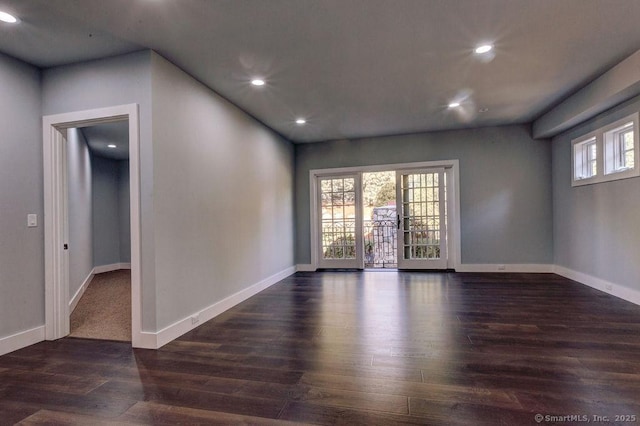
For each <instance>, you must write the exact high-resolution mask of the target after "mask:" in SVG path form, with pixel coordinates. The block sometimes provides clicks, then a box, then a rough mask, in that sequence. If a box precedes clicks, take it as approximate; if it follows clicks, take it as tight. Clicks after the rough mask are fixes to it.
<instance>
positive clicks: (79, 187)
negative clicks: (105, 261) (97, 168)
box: [67, 129, 94, 300]
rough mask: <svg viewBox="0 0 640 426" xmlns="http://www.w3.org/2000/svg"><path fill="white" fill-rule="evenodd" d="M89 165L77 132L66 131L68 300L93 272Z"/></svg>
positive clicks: (86, 153)
mask: <svg viewBox="0 0 640 426" xmlns="http://www.w3.org/2000/svg"><path fill="white" fill-rule="evenodd" d="M91 163H92V161H91V155H90V153H89V147H88V146H87V143H86V140H85V138H84V135H83V134H82V132H81V131H80V130H78V129H69V130H68V131H67V182H68V184H67V194H68V197H69V199H68V204H67V210H68V215H69V300H71V299H72V298H73V296H74V295H75V294H76V291H78V289H79V288H80V286H81V285H82V283H83V282H84V280H85V279H86V278H87V276H89V274H90V273H91V269H93V254H94V251H93V245H92V240H93V231H92V226H91V223H92V217H91V211H92V209H91V197H92V193H93V191H92V183H91V182H92V177H91V170H92V164H91Z"/></svg>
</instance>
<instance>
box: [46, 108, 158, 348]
mask: <svg viewBox="0 0 640 426" xmlns="http://www.w3.org/2000/svg"><path fill="white" fill-rule="evenodd" d="M123 121H125V122H126V123H127V125H126V126H125V127H126V130H125V132H126V133H127V134H128V138H129V146H128V155H129V167H128V177H129V189H130V190H129V194H128V199H129V211H130V220H129V226H130V229H129V234H128V235H129V238H130V245H129V247H130V271H131V272H130V282H131V284H130V300H131V302H130V311H131V320H130V325H131V332H130V339H129V340H131V342H132V345H133V346H134V347H149V348H155V346H154V345H153V344H151V342H148V341H147V340H148V339H147V340H145V336H144V333H143V332H142V327H141V325H142V306H141V299H142V298H141V272H140V213H139V212H140V171H139V170H140V159H139V113H138V105H136V104H130V105H121V106H115V107H108V108H101V109H95V110H87V111H77V112H71V113H64V114H56V115H49V116H45V117H43V153H44V155H43V157H44V162H43V164H44V188H45V189H44V201H45V202H44V206H45V220H44V226H45V338H46V339H47V340H55V339H59V338H61V337H64V336H67V335H69V332H70V320H69V319H70V311H71V310H72V309H71V308H72V306H71V305H72V302H74V301H73V300H72V298H71V297H70V296H76V295H77V293H76V294H73V295H71V294H70V288H69V287H70V286H69V283H70V272H71V270H70V260H71V259H70V251H72V250H73V247H72V246H71V239H70V236H71V234H72V233H73V232H74V231H72V230H71V227H70V216H69V214H70V211H69V207H70V201H69V198H68V190H69V187H68V179H69V164H68V158H67V150H68V149H69V146H68V140H69V138H70V135H71V134H72V133H73V132H75V131H77V130H73V129H85V128H89V127H91V126H97V125H103V124H109V123H114V122H123ZM107 149H109V148H108V147H107ZM123 174H126V172H124V171H123ZM72 214H73V213H72ZM112 219H113V218H112ZM99 225H100V224H99ZM92 226H93V225H92ZM125 232H126V231H125ZM74 244H75V243H74ZM78 253H81V250H77V253H76V254H78ZM84 254H85V257H86V253H84ZM91 258H92V260H93V256H92V257H91ZM85 261H86V259H85ZM125 263H126V262H119V263H117V264H116V265H123V264H125ZM100 266H104V265H100ZM127 266H128V265H127ZM122 269H126V268H122ZM102 272H106V271H105V270H104V268H102V269H101V268H100V267H94V268H93V269H92V274H93V275H95V274H97V273H102ZM74 299H76V298H74ZM76 303H77V301H76Z"/></svg>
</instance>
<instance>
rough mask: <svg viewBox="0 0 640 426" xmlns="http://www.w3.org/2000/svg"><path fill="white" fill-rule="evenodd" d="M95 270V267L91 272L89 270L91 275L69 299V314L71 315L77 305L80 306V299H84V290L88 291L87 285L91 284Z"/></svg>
mask: <svg viewBox="0 0 640 426" xmlns="http://www.w3.org/2000/svg"><path fill="white" fill-rule="evenodd" d="M94 271H95V268H93V269H92V270H91V272H89V275H87V278H85V279H84V281H83V283H82V285H81V286H80V288H79V289H78V291H76V294H74V295H73V297H72V298H71V300H70V301H69V315H71V313H72V312H73V310H74V309H75V308H76V306H78V302H79V301H80V299H82V295H84V292H85V291H87V287H88V286H89V283H90V282H91V279H92V278H93V276H94V275H95V273H94Z"/></svg>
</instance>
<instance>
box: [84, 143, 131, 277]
mask: <svg viewBox="0 0 640 426" xmlns="http://www.w3.org/2000/svg"><path fill="white" fill-rule="evenodd" d="M91 163H92V165H93V221H92V222H93V235H94V238H93V266H103V265H112V264H114V263H129V262H131V231H130V225H129V222H130V219H129V162H128V161H126V160H114V159H110V158H104V157H99V156H97V155H95V154H92V156H91Z"/></svg>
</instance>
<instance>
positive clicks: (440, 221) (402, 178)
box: [396, 169, 447, 269]
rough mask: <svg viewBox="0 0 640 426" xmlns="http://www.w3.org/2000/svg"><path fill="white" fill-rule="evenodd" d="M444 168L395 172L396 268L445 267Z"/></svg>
mask: <svg viewBox="0 0 640 426" xmlns="http://www.w3.org/2000/svg"><path fill="white" fill-rule="evenodd" d="M445 176H446V174H445V170H444V169H422V170H399V171H397V172H396V194H397V197H396V209H397V214H398V269H446V268H447V228H446V227H447V220H446V217H447V216H446V214H447V211H446V205H447V203H446V186H445V180H446V177H445Z"/></svg>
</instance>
